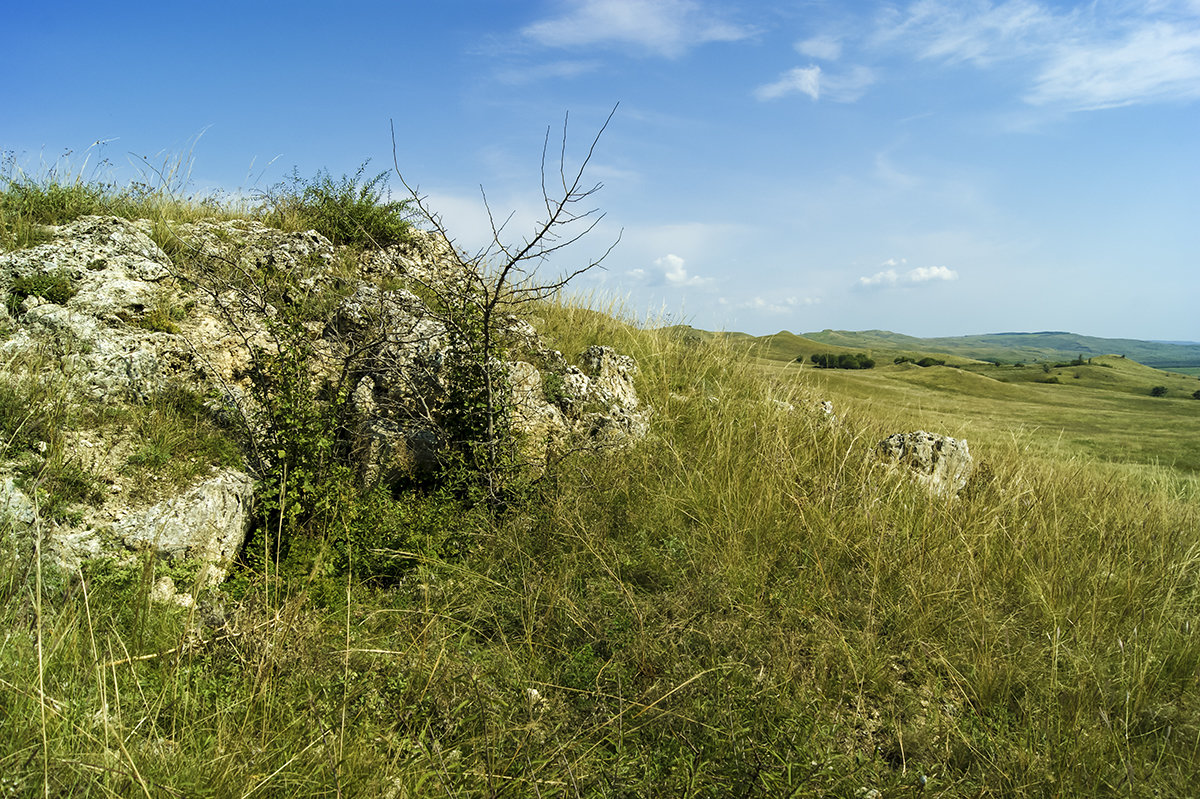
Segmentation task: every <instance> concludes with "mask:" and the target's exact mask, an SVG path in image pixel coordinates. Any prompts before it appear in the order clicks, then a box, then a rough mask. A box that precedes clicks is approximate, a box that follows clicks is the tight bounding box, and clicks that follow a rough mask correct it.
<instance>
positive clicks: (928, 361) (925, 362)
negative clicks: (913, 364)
mask: <svg viewBox="0 0 1200 799" xmlns="http://www.w3.org/2000/svg"><path fill="white" fill-rule="evenodd" d="M945 365H946V362H945V361H944V360H942V359H941V358H929V357H925V358H922V359H921V360H919V361H917V366H925V367H929V366H945Z"/></svg>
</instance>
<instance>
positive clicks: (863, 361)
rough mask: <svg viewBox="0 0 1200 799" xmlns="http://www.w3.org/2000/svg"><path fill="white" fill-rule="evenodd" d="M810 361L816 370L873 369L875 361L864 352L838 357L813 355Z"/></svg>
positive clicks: (820, 354) (845, 353)
mask: <svg viewBox="0 0 1200 799" xmlns="http://www.w3.org/2000/svg"><path fill="white" fill-rule="evenodd" d="M810 360H811V361H812V362H813V364H814V365H816V367H817V368H818V369H874V368H875V361H874V360H872V359H871V358H870V357H868V356H867V354H866V353H865V352H855V353H849V352H843V353H841V354H840V355H832V354H822V353H815V354H813V355H812V357H811V358H810Z"/></svg>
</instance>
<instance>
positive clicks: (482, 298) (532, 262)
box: [392, 106, 621, 503]
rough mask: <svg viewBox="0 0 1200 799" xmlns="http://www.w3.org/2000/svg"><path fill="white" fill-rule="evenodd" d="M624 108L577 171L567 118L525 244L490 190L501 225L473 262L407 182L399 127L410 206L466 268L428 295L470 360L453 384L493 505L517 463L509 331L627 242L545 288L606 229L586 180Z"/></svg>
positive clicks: (434, 284) (544, 172)
mask: <svg viewBox="0 0 1200 799" xmlns="http://www.w3.org/2000/svg"><path fill="white" fill-rule="evenodd" d="M616 111H617V106H613V109H612V111H610V112H609V114H608V117H607V118H606V119H605V120H604V124H603V125H601V126H600V129H599V130H598V131H597V132H596V135H595V136H594V137H593V138H592V140H591V143H590V145H589V146H588V149H587V153H586V154H585V156H584V158H583V160H582V161H581V162H580V164H579V166H578V167H577V168H574V169H568V168H567V127H568V122H569V119H570V118H569V115H568V116H567V117H565V118H564V120H563V128H562V137H561V141H560V145H559V152H558V159H557V160H558V164H557V169H556V170H554V171H553V172H551V171H550V170H549V169H548V165H549V159H550V149H549V147H550V132H551V130H550V128H549V127H548V128H547V129H546V136H545V140H544V141H543V144H542V159H541V190H542V203H543V207H544V209H545V217H544V218H542V219H540V220H539V221H538V222H537V223H536V224H535V225H534V226H533V230H532V232H531V233H530V234H529V235H528V236H527V237H525V238H523V239H520V240H519V241H512V240H509V238H508V237H507V233H506V231H507V228H508V226H509V224H510V223H511V222H512V219H513V216H514V214H513V213H510V214H509V215H508V216H507V217H506V218H505V219H504V220H503V221H502V222H498V221H497V218H496V216H495V215H494V214H493V211H492V207H491V205H490V203H489V202H488V198H487V194H486V192H484V190H483V187H482V186H481V187H480V194H481V197H482V201H483V204H484V207H485V209H486V210H487V214H488V221H489V224H490V227H491V230H490V239H489V242H488V244H486V245H485V246H483V247H481V248H480V249H479V250H477V251H476V252H475V253H474V254H473V255H472V254H468V253H465V252H463V251H461V250H460V249H459V248H458V247H457V246H455V242H454V239H453V238H452V237H451V236H450V234H449V232H448V231H447V229H446V227H445V225H444V224H443V221H442V217H441V215H440V214H438V213H437V212H436V211H435V210H434V209H433V208H432V207H430V205H429V202H428V198H427V197H425V196H424V195H422V194H421V193H420V191H419V190H418V189H417V188H416V187H415V186H414V185H413V184H411V183H409V182H408V180H407V179H405V177H404V175H403V173H402V172H401V170H400V165H399V160H398V157H397V154H396V133H395V125H394V123H393V126H392V163H393V166H394V168H395V171H396V176H397V177H398V178H399V179H400V182H401V183H402V184H403V185H404V188H405V189H406V190H407V191H408V193H409V196H410V198H411V200H410V207H412V208H414V209H415V210H416V213H417V215H418V217H419V218H420V219H421V220H423V221H424V222H425V223H426V224H427V225H429V226H430V227H431V228H432V230H433V232H434V233H436V234H437V235H439V236H441V237H442V238H444V239H445V240H446V242H447V243H448V244H449V250H450V258H451V259H452V260H453V262H454V264H453V265H454V266H455V267H457V271H458V273H459V274H460V276H461V279H460V280H454V281H448V282H441V281H436V280H429V281H421V283H422V286H423V288H424V289H425V290H426V291H427V292H428V293H429V294H430V295H431V296H432V297H433V298H434V305H435V306H436V308H435V309H434V311H435V313H436V314H438V316H439V321H440V322H441V323H442V324H443V325H445V327H446V330H447V331H448V332H449V333H450V335H451V336H452V338H453V339H454V340H455V343H456V345H457V347H456V349H457V351H458V352H459V353H460V355H461V356H462V360H461V361H460V362H459V363H457V364H455V369H454V371H455V372H456V373H455V374H454V375H453V380H454V381H455V382H456V383H457V386H456V387H455V391H454V396H453V397H452V400H453V401H456V402H457V403H459V407H457V408H453V409H451V412H452V413H453V414H456V415H458V424H457V425H456V426H457V427H459V428H460V429H459V432H460V434H461V433H465V440H464V439H463V438H462V437H460V440H459V443H460V444H465V445H466V450H467V452H468V456H469V457H470V458H471V460H472V461H473V463H471V464H470V465H471V467H472V468H473V469H474V470H475V471H477V473H478V474H479V475H480V477H481V478H482V480H483V483H484V488H485V490H486V492H487V496H488V500H489V501H490V502H492V503H500V502H502V495H503V493H504V488H505V485H506V482H507V480H506V477H507V475H508V474H509V472H510V470H511V469H512V468H513V467H514V466H515V465H516V464H514V463H513V460H512V458H510V457H507V455H508V453H509V452H510V451H511V450H510V449H509V447H510V446H511V443H512V435H511V429H510V425H509V421H510V412H511V403H512V400H511V397H512V394H511V387H510V385H509V383H508V380H507V376H506V370H505V367H504V362H503V358H502V357H501V355H502V350H503V347H504V345H505V338H506V336H505V333H506V331H507V329H508V328H509V327H510V326H511V322H512V320H513V318H514V317H515V316H516V315H517V314H518V313H519V311H520V310H521V308H522V307H523V306H528V305H529V304H530V303H534V302H537V301H540V300H545V299H548V298H549V297H551V296H553V295H554V294H555V293H557V292H559V291H560V290H562V289H563V288H564V287H566V286H567V284H569V283H570V282H571V281H572V280H574V279H575V278H577V277H579V276H580V275H582V274H584V273H585V272H588V271H590V270H592V269H595V268H596V267H598V266H600V265H601V263H602V262H603V261H604V259H605V258H606V257H607V256H608V255H609V254H610V253H611V252H612V250H613V248H614V247H616V245H617V243H618V242H619V241H620V238H621V237H620V234H618V235H617V237H616V239H615V240H614V241H613V242H612V243H611V244H609V246H608V247H607V248H606V249H605V250H604V252H603V253H601V254H600V256H599V257H597V258H593V259H590V260H588V261H587V262H586V263H585V264H583V265H582V266H578V267H575V268H572V269H568V270H564V271H560V272H559V273H558V274H557V275H556V276H555V277H554V278H553V279H552V280H549V281H545V282H539V281H538V280H537V272H538V270H539V269H540V268H541V267H542V266H543V265H544V264H545V263H546V262H547V261H548V260H549V259H550V258H552V257H553V256H555V255H558V254H559V253H560V252H561V251H563V250H564V249H566V248H567V247H570V246H571V245H573V244H575V243H577V242H579V241H580V240H581V239H583V238H584V237H585V236H587V235H588V234H589V233H591V232H592V231H593V230H595V228H596V226H597V225H598V224H600V222H601V220H603V219H604V216H605V214H604V213H602V212H601V211H600V210H599V209H598V208H596V207H593V206H591V199H592V197H593V195H595V194H596V193H597V192H598V191H599V190H600V189H601V188H602V187H603V184H602V183H599V182H596V183H591V182H590V181H588V182H585V179H584V173H585V172H586V170H587V168H588V165H589V164H590V163H591V160H592V157H593V155H594V154H595V151H596V146H597V144H599V141H600V138H601V136H603V134H604V131H605V130H606V129H607V128H608V125H609V123H610V122H611V121H612V118H613V116H614V115H615V114H616Z"/></svg>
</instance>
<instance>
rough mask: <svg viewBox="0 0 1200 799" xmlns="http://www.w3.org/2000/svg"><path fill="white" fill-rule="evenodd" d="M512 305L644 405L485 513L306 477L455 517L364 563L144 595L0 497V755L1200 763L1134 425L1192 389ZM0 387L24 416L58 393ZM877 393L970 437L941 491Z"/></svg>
mask: <svg viewBox="0 0 1200 799" xmlns="http://www.w3.org/2000/svg"><path fill="white" fill-rule="evenodd" d="M2 207H3V206H2V205H0V208H2ZM161 207H165V208H166V209H167V211H168V212H169V213H172V214H176V213H183V211H181V210H178V209H176V210H171V207H170V205H169V203H167V204H166V205H165V206H161ZM189 213H190V211H189ZM5 229H6V230H15V229H20V226H19V225H17V224H8V223H5ZM30 229H31V230H32V231H33V232H34V233H36V228H30ZM13 240H14V239H12V238H10V239H9V241H13ZM534 316H535V319H536V323H537V324H538V326H539V329H540V330H541V331H542V333H543V335H544V336H545V337H546V339H547V341H548V343H550V344H551V345H552V346H555V347H557V348H559V349H561V350H563V351H564V352H567V353H572V352H576V351H578V350H579V349H580V348H582V347H583V346H586V345H588V344H592V343H603V344H608V345H611V346H613V347H615V348H617V349H618V350H619V351H622V352H626V353H629V354H631V355H633V356H634V357H635V358H636V359H637V361H638V363H639V365H640V372H639V374H638V376H637V388H638V391H639V394H640V396H641V397H642V398H643V400H644V401H645V402H646V403H648V405H649V406H650V407H652V408H653V409H654V415H653V420H652V429H651V431H650V434H649V437H648V438H647V439H646V440H645V441H644V442H643V443H641V444H640V445H637V446H633V447H631V448H628V449H625V450H621V451H617V452H609V453H591V454H585V453H578V454H577V455H576V456H575V457H573V458H569V459H567V460H565V461H564V462H563V463H561V464H560V465H558V467H557V468H556V469H554V470H553V471H552V472H551V473H550V474H549V475H548V476H547V477H546V479H544V480H542V481H540V482H538V483H537V484H536V485H534V486H532V487H531V488H530V489H529V492H528V493H527V494H526V495H525V496H524V497H523V499H522V501H521V502H516V503H512V504H511V505H510V506H509V507H507V508H506V509H505V510H504V511H503V512H499V513H492V512H486V510H485V509H480V508H476V507H471V506H470V504H469V503H468V502H466V501H465V500H464V498H462V497H456V496H453V495H449V494H447V493H445V492H439V491H435V490H428V489H423V490H414V491H413V492H412V493H411V494H406V495H404V496H401V497H384V498H381V497H379V496H378V495H377V494H373V493H371V492H368V491H365V490H364V489H362V488H360V487H358V486H355V485H353V484H349V483H346V484H341V485H340V492H341V493H340V495H339V496H340V497H341V504H339V505H337V506H336V510H337V512H336V513H333V514H331V515H330V516H329V517H328V519H329V520H328V522H327V528H326V529H324V530H323V531H317V532H319V533H321V534H324V535H327V536H330V537H333V536H337V535H341V534H342V531H343V529H350V528H351V527H352V528H353V529H356V530H357V529H363V524H364V521H363V520H365V522H366V523H367V524H374V523H375V522H376V521H388V523H389V524H403V525H410V526H412V527H414V528H418V527H420V528H422V529H426V528H429V527H437V528H444V529H445V530H449V531H451V532H453V533H454V534H455V536H456V537H457V540H459V541H461V542H463V544H462V545H461V546H459V547H457V548H455V549H454V550H452V551H446V550H443V549H439V548H437V547H432V546H422V545H419V544H414V545H413V548H412V549H410V550H408V551H404V552H399V551H395V552H390V553H389V552H376V553H373V557H375V558H376V559H377V560H378V559H381V558H386V557H388V556H391V557H393V558H394V559H395V560H396V561H397V562H400V563H402V564H406V565H404V567H403V569H402V570H401V571H399V572H398V573H393V575H392V577H391V579H387V580H384V579H381V578H380V575H379V574H378V573H373V572H372V571H371V570H370V569H369V565H370V564H368V563H359V562H354V561H351V562H350V563H349V564H347V567H346V568H343V569H340V570H324V571H320V572H318V571H316V570H314V571H313V573H312V574H310V575H306V576H305V578H304V579H301V580H294V581H285V580H283V579H282V577H281V575H280V574H279V573H277V572H274V571H272V570H271V564H270V563H269V562H267V563H263V562H261V561H256V560H255V559H254V558H252V557H247V558H245V559H244V562H243V563H242V564H241V566H240V568H239V569H238V571H237V573H236V575H235V577H234V578H233V580H231V582H230V583H228V584H227V585H225V586H224V587H222V588H221V589H219V590H216V591H211V592H207V593H203V594H201V595H200V597H199V601H198V603H197V605H196V606H195V607H193V608H190V609H189V608H178V607H174V606H171V605H163V604H160V603H155V602H152V601H151V600H150V596H149V595H150V588H151V586H152V585H153V583H154V581H155V580H156V579H157V577H158V576H160V575H161V574H163V573H164V572H166V571H168V570H169V568H170V567H169V565H168V564H164V563H159V562H155V561H154V560H152V559H146V560H143V561H142V562H141V563H139V564H138V565H137V566H135V567H121V566H117V565H115V564H105V563H95V564H91V565H89V566H87V567H85V568H83V569H81V570H79V571H77V572H68V573H63V572H59V571H56V570H54V569H51V568H49V567H48V566H46V565H45V564H43V562H42V560H41V559H40V558H37V557H35V556H34V555H35V554H36V542H37V540H38V539H37V538H36V536H35V541H34V542H32V543H30V542H27V541H26V542H24V543H22V542H21V541H19V540H17V537H16V536H17V529H16V527H15V526H13V527H11V529H4V530H0V539H2V540H3V542H4V546H3V548H2V549H0V553H2V554H3V558H2V559H0V631H2V632H3V636H0V775H3V776H2V777H0V789H2V790H3V792H5V793H7V794H8V795H13V796H33V795H40V796H96V797H101V796H103V797H112V796H146V797H152V796H153V797H158V796H189V797H190V796H222V797H223V796H238V797H249V796H297V795H303V796H329V797H342V796H372V797H376V796H383V797H394V798H397V799H398V797H417V796H447V797H474V796H488V797H499V796H514V797H515V796H533V797H583V796H589V797H590V796H603V797H642V796H678V797H701V796H743V797H751V796H762V797H779V796H791V797H857V796H862V797H865V796H875V795H877V794H873V793H871V792H872V791H878V792H879V794H878V795H881V796H885V797H900V796H917V795H937V796H976V797H978V796H1018V797H1025V796H1028V797H1052V796H1055V797H1056V796H1122V797H1163V796H1188V795H1196V794H1197V793H1200V772H1198V771H1197V769H1196V763H1197V762H1200V685H1198V684H1197V673H1200V631H1197V629H1196V620H1197V619H1198V618H1200V492H1198V487H1197V483H1196V481H1195V479H1194V477H1192V476H1190V475H1191V472H1190V471H1189V470H1194V469H1195V466H1193V465H1189V464H1193V463H1194V460H1195V457H1194V452H1193V453H1192V455H1188V452H1189V450H1188V446H1187V445H1186V444H1183V443H1179V442H1178V441H1177V442H1175V443H1174V444H1172V442H1171V441H1170V436H1169V435H1168V434H1167V432H1166V431H1168V430H1169V429H1171V428H1172V427H1173V426H1175V427H1177V428H1178V429H1179V430H1180V431H1181V432H1180V433H1178V434H1177V438H1179V439H1184V438H1189V439H1190V440H1191V441H1195V440H1197V439H1196V438H1195V437H1194V434H1195V432H1196V427H1195V424H1196V423H1195V419H1196V414H1197V413H1198V412H1200V402H1197V401H1195V400H1190V399H1185V398H1183V397H1181V396H1178V395H1176V394H1174V393H1173V394H1172V395H1171V396H1168V397H1166V398H1161V399H1156V398H1150V397H1149V396H1142V395H1141V394H1139V393H1138V391H1139V390H1140V389H1141V388H1142V387H1143V382H1142V381H1144V380H1151V381H1153V380H1156V379H1158V375H1159V374H1160V373H1157V372H1154V373H1144V372H1141V371H1139V370H1138V368H1137V367H1136V365H1135V364H1131V363H1125V364H1121V363H1114V364H1112V366H1111V368H1108V367H1105V366H1101V365H1095V373H1094V374H1092V372H1091V371H1090V370H1089V371H1086V372H1084V373H1083V374H1082V375H1081V377H1079V378H1078V379H1076V378H1074V377H1073V376H1072V375H1071V373H1070V372H1068V371H1067V370H1064V374H1063V375H1062V376H1061V378H1060V379H1061V380H1062V382H1061V384H1058V385H1052V384H1051V385H1048V384H1041V383H1037V382H1035V381H1036V380H1037V379H1039V375H1041V377H1042V378H1045V377H1049V376H1051V375H1047V374H1046V373H1045V372H1044V371H1041V370H1040V368H1039V369H1037V371H1031V370H1027V371H1020V370H1017V369H1015V368H1014V369H1012V370H1011V371H1008V372H1005V371H1003V369H1001V370H1000V371H997V372H996V373H995V375H996V376H1004V377H1006V378H1008V379H1007V380H1000V379H996V377H994V376H992V373H991V372H990V371H988V369H993V368H995V367H987V368H984V367H979V371H978V372H977V371H972V370H969V369H949V368H937V367H934V368H929V369H919V368H916V367H908V368H903V367H888V368H885V369H875V370H870V371H868V372H854V373H842V372H836V371H817V370H811V369H801V368H799V367H798V366H797V365H795V364H791V365H788V364H786V363H784V362H782V361H778V360H775V361H772V360H767V359H761V358H760V359H756V358H754V357H752V356H751V355H748V354H747V352H746V350H745V347H744V346H743V345H742V344H741V343H738V342H736V341H731V340H729V339H727V338H721V337H712V336H704V335H699V334H684V332H683V331H679V330H653V329H648V328H647V327H646V326H644V325H641V324H638V323H637V322H636V320H630V319H627V318H623V317H622V316H621V314H619V313H614V312H612V311H611V310H609V311H607V312H599V311H596V310H593V309H587V308H580V307H577V306H575V305H573V304H571V303H569V302H559V303H550V304H547V305H545V306H543V307H540V308H538V309H536V310H535V313H534ZM48 366H49V365H47V367H48ZM1110 373H1111V374H1110ZM1053 376H1055V377H1058V375H1053ZM4 379H5V380H7V375H6V376H5V378H4ZM1179 379H1180V380H1183V379H1184V378H1179ZM1180 385H1182V384H1180ZM9 388H10V389H11V390H10V394H11V395H12V396H11V398H10V400H11V404H12V405H13V407H21V405H20V403H21V402H22V397H25V403H26V404H27V405H28V404H31V403H33V402H34V401H38V402H41V401H42V400H44V401H45V404H46V405H47V407H46V408H45V409H44V410H45V413H43V414H40V415H39V417H38V418H39V419H42V423H43V424H44V426H45V427H46V429H53V427H54V424H55V421H56V420H57V419H64V418H68V417H69V418H72V419H76V418H86V417H87V414H86V413H84V412H83V410H85V409H78V408H70V407H58V406H51V405H50V400H61V399H62V398H63V397H64V396H66V394H65V393H64V392H55V393H54V394H53V395H52V396H44V397H43V396H42V395H37V394H35V393H31V392H30V391H27V390H26V388H25V387H24V384H13V385H11V386H9ZM22 391H26V393H25V394H21V392H22ZM1175 391H1176V389H1175V388H1174V384H1172V392H1175ZM39 397H41V399H40V400H39ZM826 397H832V398H833V399H834V401H835V404H836V406H837V416H838V419H837V420H836V421H834V420H829V419H827V418H826V417H825V415H824V414H822V413H819V412H816V411H815V406H816V404H817V402H818V401H819V400H820V399H823V398H826ZM1189 403H1190V404H1189ZM60 405H61V402H60ZM1193 408H1194V409H1195V410H1191V409H1193ZM1106 414H1107V417H1105V415H1106ZM1188 414H1192V415H1191V416H1188ZM43 417H45V418H44V419H43ZM1098 418H1107V421H1108V424H1095V423H1094V422H1093V420H1094V419H1098ZM1154 420H1157V421H1154ZM1122 425H1125V426H1124V427H1122ZM912 427H929V428H934V429H936V430H938V431H939V432H946V433H951V434H957V435H962V436H966V437H968V438H969V439H970V440H971V442H972V450H973V452H974V453H975V455H976V458H977V459H978V461H979V464H980V468H979V469H978V472H977V474H976V477H975V478H974V479H973V481H972V482H971V484H970V485H969V486H968V487H967V489H966V490H965V491H964V492H963V494H962V496H961V497H960V498H958V499H954V500H951V499H938V498H935V497H931V496H930V495H928V494H927V493H925V492H924V491H923V490H921V489H920V488H919V487H918V486H917V485H915V484H914V483H913V482H912V481H911V480H909V479H907V477H906V475H904V474H902V473H898V472H896V471H893V470H891V469H889V468H887V467H885V466H884V465H883V464H881V463H880V462H879V460H878V458H877V457H876V455H875V445H876V442H878V441H879V440H880V439H881V438H883V437H884V436H886V435H887V434H889V433H892V432H895V431H896V430H897V429H908V428H912ZM205 430H206V431H207V430H208V428H207V427H206V428H205ZM1147 430H1149V431H1155V430H1158V431H1160V432H1150V433H1148V435H1150V436H1151V439H1150V440H1151V442H1152V445H1151V444H1147V447H1146V450H1145V452H1140V451H1138V449H1137V447H1135V446H1134V444H1135V442H1136V441H1137V440H1139V436H1141V435H1142V434H1143V433H1144V432H1146V431H1147ZM14 438H15V437H14ZM200 438H201V439H203V440H208V433H207V432H206V433H205V436H202V437H200ZM1092 439H1094V442H1095V443H1094V444H1092V443H1089V442H1090V441H1092ZM181 440H182V439H181ZM198 440H199V439H198ZM12 443H13V442H12V441H10V442H9V444H12ZM180 446H184V445H183V444H181V445H180ZM206 446H207V445H206ZM1089 446H1094V447H1095V448H1096V449H1095V452H1096V453H1097V454H1098V455H1099V458H1097V457H1091V456H1089V455H1088V452H1089V449H1088V447H1089ZM1152 450H1153V451H1152ZM1122 453H1124V454H1125V456H1126V457H1123V456H1122ZM1156 453H1157V454H1156ZM184 455H185V453H179V452H176V453H175V454H174V457H177V458H179V457H184ZM1156 458H1157V459H1158V461H1159V462H1160V463H1161V464H1164V465H1159V466H1154V465H1150V464H1151V463H1152V462H1153V461H1154V460H1155V459H1156ZM1101 460H1103V462H1101ZM1119 461H1125V463H1118V462H1119ZM1128 462H1133V463H1134V466H1128V465H1127V463H1128ZM1165 464H1170V466H1168V465H1165ZM319 477H320V476H319V475H314V478H319ZM389 503H391V504H389ZM380 509H383V510H386V511H387V513H389V514H392V515H391V516H385V515H383V511H381V510H380ZM401 510H402V511H403V512H401ZM389 520H390V521H389ZM274 532H277V533H278V534H280V535H291V534H293V533H294V532H296V531H294V530H293V529H291V528H286V527H285V528H280V530H278V531H274ZM306 532H307V533H309V534H311V533H312V532H313V531H312V530H308V531H306ZM31 550H32V551H31ZM174 576H175V577H176V578H177V579H178V580H179V581H180V582H181V584H182V583H183V581H184V580H185V578H186V575H181V574H175V575H174Z"/></svg>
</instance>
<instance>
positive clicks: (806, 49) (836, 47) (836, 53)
mask: <svg viewBox="0 0 1200 799" xmlns="http://www.w3.org/2000/svg"><path fill="white" fill-rule="evenodd" d="M795 48H796V52H797V53H799V54H800V55H806V56H808V57H809V58H819V59H821V60H822V61H837V60H838V59H839V58H841V55H842V42H841V40H839V39H837V38H835V37H833V36H814V37H812V38H810V39H804V40H802V41H799V42H796V44H795Z"/></svg>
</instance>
